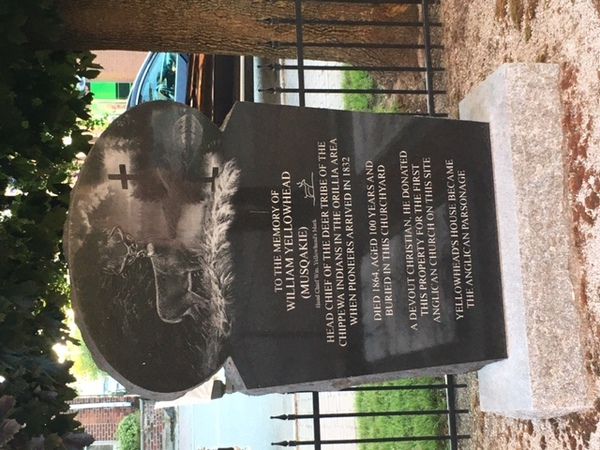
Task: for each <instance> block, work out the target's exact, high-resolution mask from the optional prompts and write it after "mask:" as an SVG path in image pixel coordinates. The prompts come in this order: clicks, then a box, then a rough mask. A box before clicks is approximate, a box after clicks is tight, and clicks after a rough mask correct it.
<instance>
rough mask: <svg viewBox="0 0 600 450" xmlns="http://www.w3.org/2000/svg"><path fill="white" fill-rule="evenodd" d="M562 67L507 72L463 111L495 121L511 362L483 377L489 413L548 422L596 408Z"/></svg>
mask: <svg viewBox="0 0 600 450" xmlns="http://www.w3.org/2000/svg"><path fill="white" fill-rule="evenodd" d="M558 88H559V68H558V66H557V65H551V64H507V65H504V66H502V67H500V68H499V69H498V70H497V71H496V72H494V73H493V74H492V75H491V76H490V77H489V78H488V79H487V80H486V81H484V82H483V83H482V84H481V85H479V86H478V87H477V88H475V89H474V90H473V92H471V93H470V94H469V95H468V96H467V97H466V98H465V99H464V100H463V101H462V102H461V104H460V115H461V119H465V120H475V121H482V122H489V123H490V133H491V143H492V152H493V160H494V179H495V186H496V204H497V213H498V233H499V240H500V258H501V269H502V284H503V294H504V305H505V306H504V307H505V320H506V328H507V330H506V332H507V345H508V359H507V360H504V361H501V362H498V363H494V364H490V365H488V366H487V367H485V368H483V369H482V370H480V371H479V389H480V402H481V409H482V410H483V411H489V412H494V413H498V414H502V415H505V416H509V417H518V418H546V417H555V416H560V415H563V414H567V413H571V412H575V411H581V410H584V409H587V408H589V407H590V406H591V403H592V401H591V398H590V389H589V384H588V380H587V376H586V373H585V368H584V358H583V352H582V347H581V342H580V331H581V330H580V318H579V315H578V312H577V308H576V304H575V293H574V290H573V286H572V283H571V279H570V274H569V261H570V260H571V251H572V245H573V242H572V237H571V227H570V208H569V206H568V200H567V197H566V189H565V173H564V162H563V155H562V150H561V149H562V145H563V135H562V128H561V115H562V113H561V104H560V97H559V89H558Z"/></svg>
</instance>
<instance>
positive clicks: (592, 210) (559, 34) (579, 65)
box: [441, 0, 600, 450]
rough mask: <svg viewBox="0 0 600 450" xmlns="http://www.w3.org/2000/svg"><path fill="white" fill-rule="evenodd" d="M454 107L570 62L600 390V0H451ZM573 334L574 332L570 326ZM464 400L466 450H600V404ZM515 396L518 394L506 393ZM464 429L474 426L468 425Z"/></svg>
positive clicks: (582, 290)
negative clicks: (489, 410)
mask: <svg viewBox="0 0 600 450" xmlns="http://www.w3.org/2000/svg"><path fill="white" fill-rule="evenodd" d="M441 18H442V21H443V23H444V38H443V39H444V45H445V52H444V60H445V67H446V68H447V72H446V84H447V87H448V99H447V100H448V109H449V111H450V114H451V116H452V117H457V114H458V102H459V101H460V100H461V99H462V98H463V97H464V96H465V95H466V94H467V93H468V92H469V91H470V90H471V89H472V88H473V87H474V86H475V85H477V84H478V83H479V82H481V81H482V80H484V79H485V78H486V77H487V76H488V75H490V74H491V73H492V72H493V71H494V70H495V69H496V68H498V67H499V66H500V65H501V64H503V63H506V62H548V63H556V64H559V65H560V67H561V80H560V88H561V95H562V108H563V111H562V127H563V133H564V145H563V155H562V157H563V160H564V167H565V189H566V190H568V193H569V195H570V200H571V212H572V236H565V239H572V242H574V245H575V249H574V257H573V260H572V261H571V262H570V263H571V264H570V265H571V278H572V280H573V285H574V288H575V292H576V293H577V299H576V301H577V304H578V306H579V312H580V314H581V320H582V323H583V324H584V325H583V333H582V335H581V341H582V345H583V348H584V351H585V359H586V372H587V376H588V377H589V379H590V386H591V387H592V390H593V397H594V398H596V399H598V388H599V387H600V221H598V220H597V219H598V214H599V212H600V209H599V206H600V146H599V143H600V121H599V119H600V95H598V94H599V92H600V0H469V1H465V0H442V1H441ZM565 332H568V330H565ZM465 378H466V379H467V380H468V381H469V384H470V387H469V388H468V389H467V390H465V391H464V392H462V393H461V402H462V403H463V404H469V405H471V406H472V407H473V409H474V414H473V415H472V423H471V424H470V426H468V428H471V430H470V431H471V433H472V439H471V440H470V441H469V442H464V443H463V444H462V448H465V449H486V450H487V449H494V450H495V449H511V450H515V449H542V450H544V449H548V450H549V449H573V450H579V449H581V450H584V449H600V430H597V428H598V421H599V420H600V400H596V402H595V408H593V409H591V410H589V411H587V412H585V413H583V414H572V415H568V416H565V417H561V418H555V419H550V420H535V421H529V420H513V419H506V418H502V417H499V416H496V415H493V414H484V413H482V412H481V411H479V410H478V409H477V405H478V398H477V386H476V383H477V380H476V377H475V375H468V376H464V377H463V380H464V379H465ZM507 395H510V393H507ZM461 426H463V427H466V425H465V424H464V423H463V424H462V425H461Z"/></svg>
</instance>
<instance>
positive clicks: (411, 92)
mask: <svg viewBox="0 0 600 450" xmlns="http://www.w3.org/2000/svg"><path fill="white" fill-rule="evenodd" d="M282 1H293V2H294V4H295V17H268V18H263V19H261V21H262V22H265V23H268V24H273V25H279V24H290V25H295V30H296V41H295V42H284V41H269V42H267V43H266V45H268V46H270V47H272V48H275V49H278V48H281V49H286V48H295V49H296V62H295V63H292V64H289V63H285V62H284V63H272V64H268V68H269V69H271V70H273V71H277V72H281V71H285V72H291V71H294V72H295V73H297V79H298V86H297V87H280V86H266V87H263V88H262V89H261V91H262V92H264V93H272V94H290V93H291V94H298V96H299V100H298V101H299V105H300V106H305V105H306V96H307V95H315V94H340V95H343V94H376V95H387V96H390V95H395V96H399V97H413V98H419V100H421V99H422V100H423V101H407V102H403V103H405V104H408V107H407V108H405V109H404V111H402V112H401V113H403V114H411V115H415V114H416V115H426V116H437V117H446V116H447V113H446V112H445V111H444V105H445V94H446V90H445V87H444V80H443V77H442V75H443V71H444V68H443V65H442V50H443V45H442V44H441V26H442V24H441V22H439V21H438V20H435V18H434V19H432V17H431V16H432V14H433V15H437V14H438V13H437V11H438V9H439V3H440V0H380V1H377V0H376V1H372V2H370V3H388V4H390V3H391V4H398V5H414V6H415V7H417V8H419V14H418V16H419V20H416V21H415V20H396V21H394V20H381V21H373V20H346V19H344V20H341V19H340V20H332V19H326V20H325V19H304V18H303V13H302V5H303V4H304V3H309V1H308V0H282ZM310 1H320V2H323V1H333V0H310ZM336 1H338V0H336ZM338 3H340V2H339V1H338ZM342 3H360V2H359V1H353V0H342ZM324 25H325V26H327V27H340V28H341V29H342V30H350V27H353V26H369V27H373V29H377V28H385V29H390V28H391V29H394V28H396V29H398V28H413V29H418V30H419V32H418V33H413V35H414V38H415V41H414V42H400V43H399V42H393V43H390V42H367V43H361V42H355V41H352V40H351V39H352V32H351V31H349V32H347V33H346V35H347V36H348V39H349V41H348V42H341V41H340V40H339V39H336V40H335V41H333V42H310V41H306V40H305V39H304V35H305V34H306V33H305V29H306V28H307V27H313V26H324ZM434 30H435V32H434ZM311 47H312V48H317V47H318V48H329V49H357V50H363V51H365V50H366V51H368V50H378V49H379V50H380V49H388V50H390V49H391V50H398V51H414V52H415V54H416V55H417V58H416V61H417V63H415V64H412V65H411V64H408V65H398V64H389V63H385V62H380V63H373V62H370V63H369V64H364V65H357V64H353V65H345V64H342V63H340V64H339V65H334V66H332V65H321V64H319V63H315V62H311V63H306V61H307V60H306V57H305V53H306V49H308V48H311ZM315 70H323V71H342V72H348V71H366V72H369V73H371V74H377V75H379V76H378V77H377V78H379V79H394V77H396V76H398V75H401V74H409V73H412V74H415V73H416V74H421V75H422V77H421V79H417V81H416V84H415V82H412V83H411V85H409V86H405V87H397V86H385V85H383V86H379V87H377V88H373V89H359V88H341V87H335V88H332V87H325V86H318V87H307V86H306V83H305V72H306V71H315Z"/></svg>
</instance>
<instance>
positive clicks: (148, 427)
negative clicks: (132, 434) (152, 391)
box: [142, 400, 168, 450]
mask: <svg viewBox="0 0 600 450" xmlns="http://www.w3.org/2000/svg"><path fill="white" fill-rule="evenodd" d="M143 402H144V407H143V412H144V414H143V418H142V439H143V440H144V442H143V444H142V447H143V448H144V450H162V449H163V448H166V447H168V445H167V443H166V442H164V444H165V445H163V440H167V439H168V437H167V436H165V433H164V431H165V419H166V417H165V410H164V409H154V402H153V401H151V400H144V401H143Z"/></svg>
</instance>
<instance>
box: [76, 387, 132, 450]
mask: <svg viewBox="0 0 600 450" xmlns="http://www.w3.org/2000/svg"><path fill="white" fill-rule="evenodd" d="M112 402H129V403H132V406H127V407H123V406H116V407H114V406H113V407H102V406H100V405H99V406H98V407H92V408H89V409H88V408H86V409H80V410H78V411H77V416H76V420H78V421H79V422H81V424H82V425H83V427H84V429H85V431H86V432H87V433H89V434H91V435H92V436H94V438H95V439H96V440H97V441H114V440H115V439H116V438H115V433H116V432H117V425H118V424H119V422H120V421H121V420H122V419H123V417H125V416H126V415H128V414H131V413H132V412H133V411H135V410H136V409H137V408H138V399H137V397H132V396H125V397H106V396H97V397H96V396H91V397H77V398H76V399H75V400H73V401H72V402H71V404H96V403H97V404H102V403H112Z"/></svg>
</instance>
